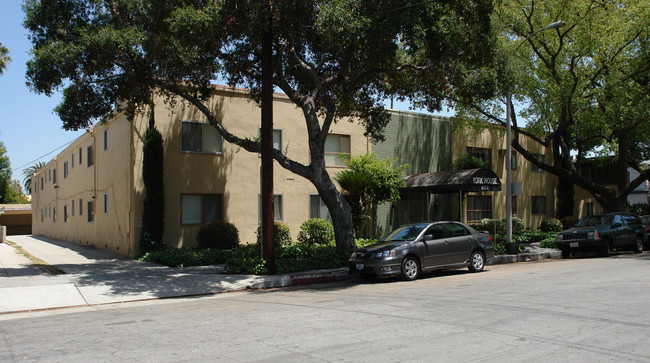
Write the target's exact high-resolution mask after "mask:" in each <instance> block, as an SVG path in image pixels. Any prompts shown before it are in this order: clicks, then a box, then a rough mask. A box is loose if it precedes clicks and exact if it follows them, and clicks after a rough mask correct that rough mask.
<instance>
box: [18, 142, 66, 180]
mask: <svg viewBox="0 0 650 363" xmlns="http://www.w3.org/2000/svg"><path fill="white" fill-rule="evenodd" d="M75 140H77V138H74V139H72V140H71V141H68V142H66V143H65V144H63V145H61V146H59V147H57V148H56V149H54V150H52V151H50V152H49V153H47V154H45V155H43V156H41V157H39V158H36V159H34V160H32V161H30V162H28V163H26V164H23V165H21V166H17V167H15V168H12V169H11V172H12V173H15V172H16V171H17V170H18V169H22V168H24V167H26V166H28V165H31V164H33V163H35V162H37V161H39V160H41V159H43V158H44V157H46V156H48V155H50V154H53V153H55V152H57V151H59V150H61V149H63V148H64V147H66V146H68V145H70V144H72V143H73V142H74V141H75Z"/></svg>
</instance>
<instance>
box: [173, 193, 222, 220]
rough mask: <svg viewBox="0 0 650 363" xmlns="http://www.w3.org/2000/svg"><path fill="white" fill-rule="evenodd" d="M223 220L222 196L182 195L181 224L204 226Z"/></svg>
mask: <svg viewBox="0 0 650 363" xmlns="http://www.w3.org/2000/svg"><path fill="white" fill-rule="evenodd" d="M221 220H223V196H222V195H221V194H187V195H181V224H203V223H210V222H214V221H221Z"/></svg>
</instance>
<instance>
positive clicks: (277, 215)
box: [257, 194, 284, 223]
mask: <svg viewBox="0 0 650 363" xmlns="http://www.w3.org/2000/svg"><path fill="white" fill-rule="evenodd" d="M257 199H258V203H257V204H258V205H257V216H258V217H257V220H258V221H260V223H261V222H262V196H261V195H260V196H259V198H257ZM282 211H283V209H282V195H280V194H273V220H274V221H276V222H282V221H283V220H284V219H283V218H282Z"/></svg>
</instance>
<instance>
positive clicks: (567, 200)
mask: <svg viewBox="0 0 650 363" xmlns="http://www.w3.org/2000/svg"><path fill="white" fill-rule="evenodd" d="M556 190H557V204H556V211H555V216H556V217H557V218H558V219H562V218H564V217H572V216H573V209H574V207H575V201H574V200H573V198H574V197H575V194H576V192H575V186H574V185H573V181H572V180H571V179H569V178H565V177H560V178H559V183H558V185H557V189H556Z"/></svg>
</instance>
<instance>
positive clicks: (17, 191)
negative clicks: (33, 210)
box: [5, 180, 29, 204]
mask: <svg viewBox="0 0 650 363" xmlns="http://www.w3.org/2000/svg"><path fill="white" fill-rule="evenodd" d="M6 195H7V198H6V199H5V201H6V203H7V204H29V198H28V197H27V196H26V195H25V193H23V187H22V186H21V185H20V182H19V181H18V180H12V181H11V182H9V187H8V188H7V194H6Z"/></svg>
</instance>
